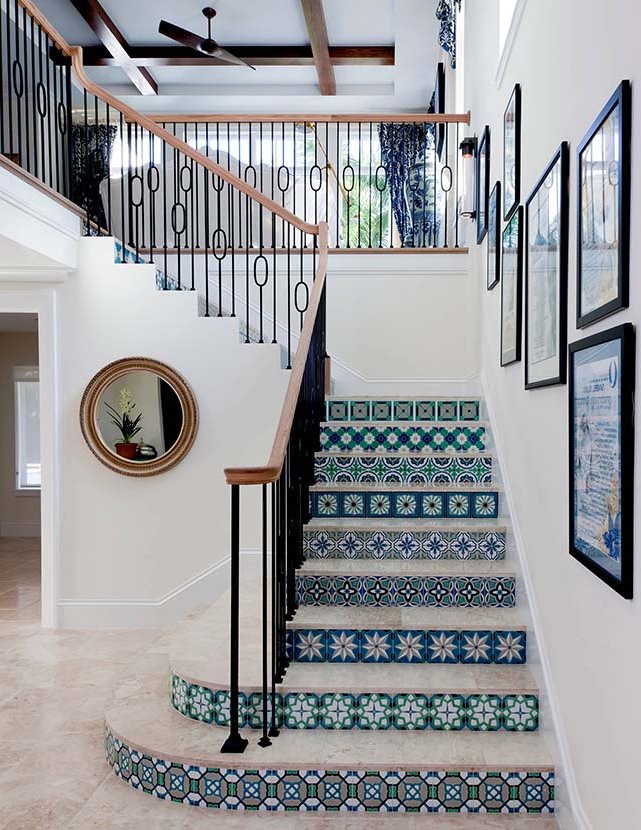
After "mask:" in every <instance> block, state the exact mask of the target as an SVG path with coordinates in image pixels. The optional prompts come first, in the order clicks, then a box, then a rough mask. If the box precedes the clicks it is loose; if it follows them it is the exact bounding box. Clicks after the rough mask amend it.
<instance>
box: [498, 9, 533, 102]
mask: <svg viewBox="0 0 641 830" xmlns="http://www.w3.org/2000/svg"><path fill="white" fill-rule="evenodd" d="M526 4H527V0H517V2H516V6H515V7H514V14H513V15H512V21H511V23H510V28H509V29H508V33H507V37H506V38H505V43H504V44H503V49H502V50H501V55H500V57H499V64H498V67H497V69H496V77H495V80H496V85H497V87H500V86H501V83H502V81H503V76H504V75H505V70H506V69H507V65H508V63H509V62H510V57H511V55H512V49H513V47H514V42H515V40H516V36H517V33H518V31H519V27H520V25H521V20H522V19H523V12H524V11H525V6H526Z"/></svg>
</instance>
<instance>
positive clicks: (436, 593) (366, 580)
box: [296, 574, 516, 608]
mask: <svg viewBox="0 0 641 830" xmlns="http://www.w3.org/2000/svg"><path fill="white" fill-rule="evenodd" d="M296 601H297V602H298V604H299V605H323V606H326V605H335V606H352V607H357V606H370V607H371V606H378V607H382V606H386V607H388V606H395V607H400V606H405V607H416V606H422V607H425V606H429V607H432V608H513V607H514V605H515V603H516V586H515V581H514V577H512V576H483V577H480V576H474V577H470V576H380V577H376V576H357V575H355V574H353V575H352V574H350V575H344V574H339V575H334V574H331V575H328V574H323V575H315V574H305V575H301V574H298V575H297V576H296Z"/></svg>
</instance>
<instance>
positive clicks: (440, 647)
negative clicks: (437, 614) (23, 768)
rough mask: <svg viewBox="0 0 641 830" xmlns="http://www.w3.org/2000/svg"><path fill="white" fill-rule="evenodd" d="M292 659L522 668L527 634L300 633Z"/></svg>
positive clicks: (291, 635) (295, 632)
mask: <svg viewBox="0 0 641 830" xmlns="http://www.w3.org/2000/svg"><path fill="white" fill-rule="evenodd" d="M285 638H286V649H287V656H288V658H289V659H290V660H293V661H294V662H297V663H361V662H362V663H372V662H385V663H413V664H414V665H415V664H417V663H431V664H434V665H439V664H440V665H443V664H448V665H450V664H456V663H463V664H468V665H479V664H496V665H512V666H515V665H522V664H524V663H525V662H526V659H527V657H526V656H527V633H526V631H524V630H502V629H501V630H499V629H496V630H494V631H490V630H487V629H476V630H470V629H469V628H465V629H451V628H436V629H424V630H421V629H416V628H412V629H410V628H395V629H390V628H371V627H370V628H362V629H359V628H297V627H293V626H292V627H290V628H289V629H288V630H287V632H286V634H285Z"/></svg>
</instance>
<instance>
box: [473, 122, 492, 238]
mask: <svg viewBox="0 0 641 830" xmlns="http://www.w3.org/2000/svg"><path fill="white" fill-rule="evenodd" d="M489 183H490V128H489V127H488V126H486V127H485V129H484V130H483V135H482V136H481V140H480V141H479V146H478V152H477V154H476V242H477V244H478V245H480V244H481V242H483V240H484V239H485V234H486V233H487V209H488V203H489V199H490V190H489Z"/></svg>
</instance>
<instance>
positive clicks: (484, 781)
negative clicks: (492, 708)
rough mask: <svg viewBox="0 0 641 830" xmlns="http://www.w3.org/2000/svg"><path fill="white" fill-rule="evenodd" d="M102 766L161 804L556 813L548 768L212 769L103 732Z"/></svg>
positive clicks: (250, 808)
mask: <svg viewBox="0 0 641 830" xmlns="http://www.w3.org/2000/svg"><path fill="white" fill-rule="evenodd" d="M105 749H106V757H107V762H108V763H109V765H110V767H111V768H112V769H113V772H114V774H115V775H116V776H117V777H118V778H120V779H122V780H123V781H125V782H126V783H128V784H129V785H130V786H131V787H133V788H134V789H136V790H140V791H141V792H146V793H148V794H150V795H153V796H155V797H156V798H160V799H163V800H166V801H173V802H175V803H179V804H186V805H189V806H198V807H210V808H214V809H221V810H246V811H256V812H257V811H261V812H285V811H290V810H291V811H298V812H302V813H306V812H313V813H316V812H328V813H333V812H353V813H366V812H389V813H399V812H403V813H476V814H479V813H489V814H494V813H497V814H498V813H504V814H519V813H523V814H527V813H530V814H531V813H538V814H545V815H550V814H552V813H553V812H554V770H553V769H551V768H541V769H532V768H527V769H523V770H519V769H518V767H516V768H514V765H513V768H512V769H510V770H507V769H497V770H491V771H490V770H479V769H478V768H471V767H466V766H465V765H460V766H459V767H458V769H456V770H453V769H448V768H446V769H434V768H433V767H432V768H431V769H429V770H428V769H408V770H403V769H389V770H385V769H376V768H372V769H370V768H367V767H364V768H362V769H356V770H355V769H308V768H307V769H291V768H281V769H273V768H269V767H268V766H267V765H265V767H262V768H261V767H259V768H257V767H252V769H243V768H240V767H239V766H238V765H236V766H233V767H231V766H230V767H224V768H223V767H214V766H209V765H206V764H198V763H194V762H190V763H184V762H181V761H177V760H172V759H171V758H162V757H158V755H155V756H154V755H151V754H149V753H146V752H145V751H144V750H142V749H141V748H139V747H136V746H132V745H130V744H129V743H128V742H127V741H126V740H124V739H123V738H120V737H119V736H117V735H115V734H114V733H113V732H112V731H111V729H109V727H106V733H105Z"/></svg>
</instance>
